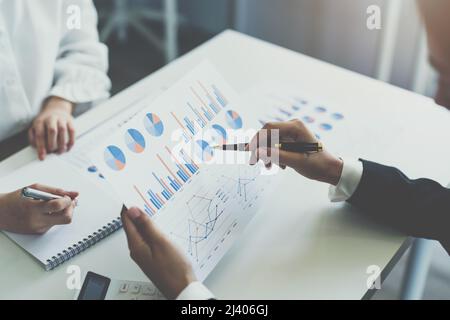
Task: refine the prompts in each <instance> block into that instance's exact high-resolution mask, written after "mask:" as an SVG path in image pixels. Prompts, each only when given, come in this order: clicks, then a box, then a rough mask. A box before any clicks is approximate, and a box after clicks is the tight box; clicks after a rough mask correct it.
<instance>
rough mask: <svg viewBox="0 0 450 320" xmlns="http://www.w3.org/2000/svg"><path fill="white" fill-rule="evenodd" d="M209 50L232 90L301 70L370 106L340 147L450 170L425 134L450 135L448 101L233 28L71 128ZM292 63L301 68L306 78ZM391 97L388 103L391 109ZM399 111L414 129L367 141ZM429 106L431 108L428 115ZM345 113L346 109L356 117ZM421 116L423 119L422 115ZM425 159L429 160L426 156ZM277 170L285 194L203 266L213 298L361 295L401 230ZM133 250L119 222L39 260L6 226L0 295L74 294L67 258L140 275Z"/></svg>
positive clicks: (444, 154)
mask: <svg viewBox="0 0 450 320" xmlns="http://www.w3.org/2000/svg"><path fill="white" fill-rule="evenodd" d="M205 58H208V59H209V60H210V61H212V62H213V63H214V64H215V65H216V66H217V68H218V69H219V71H220V72H221V73H222V74H223V75H224V77H225V79H226V80H228V82H230V83H231V84H232V85H233V86H234V88H235V89H236V90H237V91H238V92H243V91H244V90H245V89H247V88H249V87H250V86H252V85H253V84H254V82H255V81H257V80H259V79H262V78H272V79H279V80H283V81H289V80H290V79H291V80H292V81H294V80H295V81H297V82H298V81H300V82H301V86H302V90H304V91H305V92H308V91H309V90H311V91H316V92H317V91H318V89H320V90H319V91H321V92H323V94H324V95H326V96H327V98H328V99H329V100H330V101H334V102H335V103H338V104H340V105H343V106H346V108H347V109H349V110H353V111H352V112H353V113H354V114H358V113H359V114H360V113H361V112H365V113H367V117H368V119H373V123H370V121H369V123H362V124H361V130H362V132H358V133H354V134H349V135H348V138H347V139H348V140H347V141H348V144H349V145H352V146H353V145H354V148H353V149H352V148H347V149H346V152H350V153H352V154H350V155H351V156H354V157H357V156H363V157H365V158H368V159H372V160H376V161H382V162H385V163H389V164H392V165H396V166H399V167H401V168H402V169H404V170H405V171H406V172H407V173H408V174H410V175H412V176H414V177H416V176H417V177H418V176H428V177H430V178H433V179H436V180H438V181H440V182H442V183H445V182H447V181H445V180H446V179H448V178H449V177H448V176H447V177H445V174H447V175H448V174H449V167H448V164H449V163H450V152H449V150H440V149H439V147H438V143H434V144H433V142H432V140H433V141H434V140H436V141H438V138H443V139H444V140H443V141H444V142H447V140H448V138H449V137H450V131H449V129H447V127H449V126H448V125H447V127H444V128H443V125H442V123H443V121H444V120H447V121H450V118H445V117H446V116H447V113H439V112H438V111H437V108H438V107H436V106H435V105H434V104H433V102H432V101H431V100H430V99H427V98H424V97H421V96H418V95H415V94H412V93H409V92H406V91H404V90H401V89H398V88H395V87H392V86H389V85H386V84H383V83H381V82H377V81H374V80H372V79H369V78H366V77H363V76H360V75H357V74H355V73H352V72H348V71H345V70H342V69H340V68H338V67H335V66H332V65H329V64H326V63H323V62H319V61H316V60H314V59H311V58H309V57H306V56H303V55H300V54H297V53H294V52H291V51H288V50H286V49H282V48H280V47H277V46H274V45H271V44H268V43H264V42H262V41H260V40H256V39H253V38H250V37H247V36H244V35H242V34H239V33H236V32H232V31H227V32H224V33H222V34H220V35H219V36H217V37H215V38H214V39H212V40H210V41H209V42H207V43H205V44H204V45H202V46H200V47H199V48H197V49H195V50H193V51H192V52H190V53H189V54H187V55H185V56H183V57H181V58H179V59H177V60H176V61H174V62H173V63H172V64H170V65H168V66H166V67H164V68H163V69H161V70H159V71H158V72H155V73H154V74H152V75H150V76H149V77H147V78H145V79H144V80H142V81H141V82H139V83H137V84H136V85H134V86H132V87H130V88H129V89H127V90H126V91H124V92H122V93H120V94H118V95H117V96H115V97H114V98H113V99H111V100H110V101H108V102H107V103H105V104H104V105H101V106H99V107H97V108H96V109H94V110H92V111H90V112H88V113H87V114H84V115H82V116H81V117H80V118H78V120H77V122H76V125H77V129H78V133H82V132H85V131H86V130H88V129H89V128H92V127H94V126H95V125H96V124H97V123H99V122H100V121H101V120H102V119H104V118H106V117H110V116H111V115H113V114H116V113H117V112H119V111H120V110H121V107H122V106H123V105H126V104H127V103H126V102H127V101H130V99H132V98H133V97H134V98H135V97H138V96H140V95H144V94H146V93H148V92H152V91H153V92H158V91H160V90H161V89H163V88H165V87H167V86H169V85H170V84H172V83H173V82H174V81H176V79H178V78H179V77H180V75H182V74H184V73H185V72H187V71H189V69H191V68H192V67H193V66H195V65H196V64H197V63H199V62H200V61H202V60H203V59H205ZM299 75H306V77H303V80H302V78H301V77H299ZM299 79H300V80H299ZM386 106H389V109H388V110H392V112H391V111H389V114H386ZM390 106H392V107H390ZM431 111H433V112H431ZM347 114H349V115H350V113H349V112H348V111H347ZM400 114H405V120H404V123H399V124H398V125H399V127H401V130H400V133H401V132H405V131H407V132H408V136H410V137H411V140H408V139H403V138H402V139H401V141H402V144H401V145H398V148H384V147H383V143H382V141H378V142H377V141H374V140H377V135H376V134H375V135H374V134H373V133H370V132H369V133H367V134H368V135H370V134H372V135H371V136H367V137H364V132H365V131H364V128H366V127H369V125H370V124H371V126H372V127H375V128H378V129H377V130H378V131H379V132H382V131H383V130H385V127H386V126H384V125H383V123H380V120H378V119H382V118H383V117H385V118H386V122H388V123H389V121H390V120H389V119H391V118H392V119H397V118H398V116H399V115H400ZM428 114H430V117H432V119H431V118H427V117H428V116H427V115H428ZM436 114H438V115H439V116H436ZM419 115H421V117H422V119H420V117H419ZM377 117H378V118H377ZM347 120H348V121H351V117H350V119H347ZM396 121H397V120H396ZM421 121H422V123H425V127H422V126H419V124H420V123H421ZM430 123H435V125H430ZM408 124H413V127H409V126H408ZM447 124H448V122H447ZM438 135H440V136H438ZM442 135H444V136H442ZM378 140H380V139H378ZM414 141H417V142H418V143H421V142H425V141H428V142H430V143H431V147H430V150H429V151H428V152H417V148H416V147H415V142H414ZM434 146H436V147H435V148H434ZM447 149H448V148H447ZM33 158H34V153H33V151H32V150H31V149H25V150H23V151H21V152H19V153H17V154H16V155H14V156H13V157H11V158H9V159H8V160H6V161H4V162H2V163H1V165H0V176H3V175H5V174H6V173H8V172H10V171H11V170H13V169H15V168H18V167H19V166H20V165H22V164H25V163H27V162H28V161H30V160H31V159H33ZM430 163H432V164H433V165H426V164H430ZM283 174H284V177H283V179H284V181H283V184H285V185H286V186H288V188H287V189H286V191H285V192H284V194H283V195H282V196H277V197H274V199H273V201H272V202H271V203H268V204H267V206H266V207H265V208H264V209H263V210H262V212H260V214H258V215H257V216H256V217H255V219H254V220H252V221H251V223H250V225H249V226H248V228H247V229H246V232H245V234H244V236H243V238H241V239H240V240H239V241H238V243H236V245H235V246H234V247H233V248H232V250H231V251H230V252H229V253H228V254H227V255H226V256H225V257H224V259H223V260H222V261H221V263H220V264H219V265H218V267H217V268H216V269H215V270H214V271H213V272H212V274H211V275H210V276H209V277H208V279H207V280H206V285H207V286H208V287H209V288H210V289H211V290H212V291H213V292H214V293H215V294H217V296H218V298H237V299H242V298H274V299H284V298H287V299H292V298H295V299H312V298H331V299H361V298H362V297H364V296H365V295H366V294H367V285H366V281H367V277H368V274H367V273H366V270H367V267H368V266H370V265H378V266H380V267H381V268H382V269H384V270H385V271H389V268H391V267H392V263H394V262H395V261H396V259H398V256H399V255H400V254H401V253H402V252H403V250H404V248H405V245H403V247H402V244H404V243H405V240H406V239H407V238H406V237H405V236H403V235H400V234H398V233H396V232H394V231H392V230H388V229H386V228H382V227H381V226H378V225H374V224H372V223H371V222H370V221H367V220H366V219H364V218H363V217H362V215H361V214H359V213H357V212H356V211H355V210H354V209H352V208H350V207H349V206H347V205H345V204H338V205H336V204H331V203H329V202H328V200H327V186H326V185H324V184H320V183H316V182H312V181H305V180H304V179H302V178H301V177H299V176H298V175H296V174H294V173H293V172H292V171H286V172H285V173H283ZM299 181H301V183H299ZM128 254H129V253H128V249H127V245H126V239H125V235H124V233H123V231H122V230H121V231H119V232H116V233H115V234H113V235H112V236H110V237H109V238H107V239H105V240H103V241H101V242H100V243H99V244H97V245H95V247H93V248H91V249H89V250H87V251H86V252H84V253H82V254H80V255H79V256H77V257H75V258H74V259H73V260H71V261H70V262H68V263H66V264H64V265H62V266H60V267H58V268H57V269H55V270H53V271H50V272H45V271H44V270H43V268H42V267H41V266H40V265H39V264H38V263H37V262H35V261H34V260H33V259H32V258H31V257H30V256H29V255H28V254H27V253H25V252H24V251H23V250H21V249H20V247H18V246H17V245H15V244H14V243H13V242H12V241H10V240H9V239H8V238H7V237H6V236H4V235H3V234H1V235H0V283H1V285H2V286H1V288H0V298H40V299H67V298H72V296H73V293H72V292H71V291H70V290H68V289H67V288H66V278H67V274H66V268H67V266H68V265H71V264H76V265H79V266H80V267H81V268H82V270H83V271H88V270H92V271H95V272H98V273H101V274H104V275H106V276H109V277H113V278H119V279H129V280H145V279H146V278H145V276H144V274H143V273H142V272H141V271H140V270H139V269H138V267H137V266H136V265H135V264H134V263H133V262H132V261H131V259H130V258H129V255H128ZM390 261H391V264H390V265H389V262H390Z"/></svg>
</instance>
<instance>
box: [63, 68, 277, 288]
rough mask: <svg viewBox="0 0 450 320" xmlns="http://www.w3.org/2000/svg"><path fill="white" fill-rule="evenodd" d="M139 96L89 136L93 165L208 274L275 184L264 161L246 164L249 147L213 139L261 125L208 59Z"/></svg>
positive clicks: (244, 134) (244, 135)
mask: <svg viewBox="0 0 450 320" xmlns="http://www.w3.org/2000/svg"><path fill="white" fill-rule="evenodd" d="M137 104H139V105H140V107H137V108H136V107H134V106H130V107H128V108H129V109H130V110H133V109H137V110H139V111H137V112H133V111H130V112H128V114H124V115H122V116H121V117H120V118H119V119H113V120H111V123H110V125H109V127H110V128H114V130H107V129H104V130H100V131H103V134H97V136H103V138H102V139H98V140H96V139H92V137H91V138H90V139H89V140H90V141H93V140H95V141H96V142H95V144H94V145H95V147H92V144H91V145H90V147H89V148H88V150H86V152H87V153H88V158H89V159H90V161H91V163H90V164H87V163H86V167H87V171H90V172H91V173H92V176H93V177H97V178H98V180H105V181H106V182H107V183H108V184H109V185H111V186H112V187H113V189H114V190H115V192H116V194H117V197H118V198H120V199H121V200H122V201H123V202H124V204H125V205H126V206H127V207H131V206H137V207H139V208H141V209H142V210H143V211H144V212H145V213H146V214H147V215H149V216H150V217H151V219H153V221H155V223H156V224H157V225H158V226H159V227H160V228H161V229H162V231H163V232H164V233H165V234H166V235H167V236H169V237H170V239H171V240H172V241H173V242H175V243H176V244H177V245H178V246H179V247H180V248H181V249H182V250H183V251H184V252H185V253H186V255H187V256H188V257H189V259H190V260H191V262H192V264H193V266H194V270H195V272H196V274H197V277H198V278H199V279H201V280H203V279H205V278H206V276H207V275H208V274H209V273H210V272H211V270H212V269H213V268H214V267H215V266H216V264H217V263H218V262H219V261H220V259H221V258H222V257H223V255H224V254H225V253H226V252H227V251H228V249H229V248H230V247H231V246H232V244H233V243H234V241H235V239H236V237H238V236H239V235H240V234H241V233H242V231H243V229H244V228H245V226H246V225H247V224H248V222H249V221H250V219H251V218H252V217H253V216H254V215H255V214H256V212H257V211H258V209H259V208H260V206H261V205H262V203H263V201H264V200H265V198H266V197H265V194H266V193H267V192H268V190H269V189H270V186H271V185H272V186H273V185H274V180H273V179H274V177H273V176H272V174H271V173H270V172H268V171H267V170H266V169H265V168H264V167H263V166H258V165H256V166H250V165H249V164H248V161H249V155H248V153H246V152H240V153H239V152H223V151H219V150H215V149H214V148H213V146H214V145H221V144H224V143H235V142H246V141H248V140H249V139H250V138H251V137H252V136H253V135H254V134H255V133H256V130H257V129H258V128H259V127H261V125H260V124H259V122H258V119H257V117H256V116H255V114H254V110H252V109H251V108H246V107H245V106H242V105H241V104H240V102H239V97H238V96H237V95H236V94H235V93H234V91H233V90H232V89H231V87H230V86H229V85H228V84H227V83H226V81H225V80H224V79H223V78H222V77H221V76H220V75H219V73H218V72H217V71H216V70H215V68H214V67H213V66H212V65H211V64H210V63H208V62H204V63H202V64H200V65H199V66H198V67H197V68H195V69H194V70H192V71H191V72H190V73H189V74H188V75H186V76H185V77H183V78H182V79H180V80H179V81H178V82H177V83H176V84H175V85H173V86H172V87H170V88H169V89H168V90H166V91H165V92H164V93H162V94H161V95H160V96H159V97H157V98H156V99H148V100H145V99H143V100H140V101H138V102H137ZM118 124H119V125H118ZM105 127H108V125H105ZM82 144H83V143H82ZM83 153H84V152H83ZM83 153H81V154H83ZM71 157H72V161H73V160H74V159H73V156H71Z"/></svg>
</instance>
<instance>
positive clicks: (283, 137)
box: [221, 120, 343, 185]
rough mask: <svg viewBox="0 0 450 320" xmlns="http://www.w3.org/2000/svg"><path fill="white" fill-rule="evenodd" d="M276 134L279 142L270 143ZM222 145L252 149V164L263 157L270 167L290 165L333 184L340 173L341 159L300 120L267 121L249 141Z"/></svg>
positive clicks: (337, 179) (308, 176)
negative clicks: (324, 145) (273, 165)
mask: <svg viewBox="0 0 450 320" xmlns="http://www.w3.org/2000/svg"><path fill="white" fill-rule="evenodd" d="M275 135H278V139H277V140H278V141H277V142H272V137H275ZM221 148H222V149H224V150H236V151H249V152H251V153H252V155H251V158H250V164H251V165H254V164H256V163H257V162H258V161H259V160H262V161H263V162H264V164H265V166H266V167H267V168H270V167H271V166H272V163H275V164H277V165H279V166H280V167H281V168H282V169H286V167H291V168H293V169H294V170H296V171H297V172H298V173H300V174H301V175H303V176H305V177H307V178H309V179H314V180H318V181H322V182H326V183H329V184H333V185H337V183H338V182H339V179H340V177H341V173H342V167H343V162H342V160H341V159H339V158H337V157H335V156H333V155H332V154H330V153H329V152H327V151H326V150H324V148H323V145H322V143H321V142H320V141H318V140H317V138H316V137H315V136H314V134H313V133H312V132H311V131H309V129H308V128H307V127H306V126H305V125H304V124H303V122H301V121H299V120H291V121H287V122H273V123H267V124H266V125H265V126H264V127H263V128H262V129H261V130H260V131H258V133H257V134H256V135H255V136H254V137H253V138H252V140H251V141H250V143H247V144H239V145H231V146H222V147H221Z"/></svg>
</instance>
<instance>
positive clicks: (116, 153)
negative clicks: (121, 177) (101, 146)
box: [103, 146, 126, 171]
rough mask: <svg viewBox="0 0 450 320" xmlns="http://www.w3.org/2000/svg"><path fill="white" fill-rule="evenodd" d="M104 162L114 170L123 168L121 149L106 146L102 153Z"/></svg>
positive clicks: (123, 156) (123, 160) (123, 159)
mask: <svg viewBox="0 0 450 320" xmlns="http://www.w3.org/2000/svg"><path fill="white" fill-rule="evenodd" d="M103 157H104V158H105V162H106V164H107V165H108V166H109V167H110V168H111V169H112V170H115V171H120V170H122V169H123V168H125V164H126V160H125V155H124V154H123V152H122V150H120V149H119V148H117V147H116V146H108V147H107V148H106V149H105V152H104V153H103Z"/></svg>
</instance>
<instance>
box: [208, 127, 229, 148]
mask: <svg viewBox="0 0 450 320" xmlns="http://www.w3.org/2000/svg"><path fill="white" fill-rule="evenodd" d="M211 131H212V132H211V134H212V142H213V143H214V144H218V145H222V144H225V143H226V142H227V131H226V130H225V129H224V128H223V127H222V126H221V125H218V124H213V125H212V130H211Z"/></svg>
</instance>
